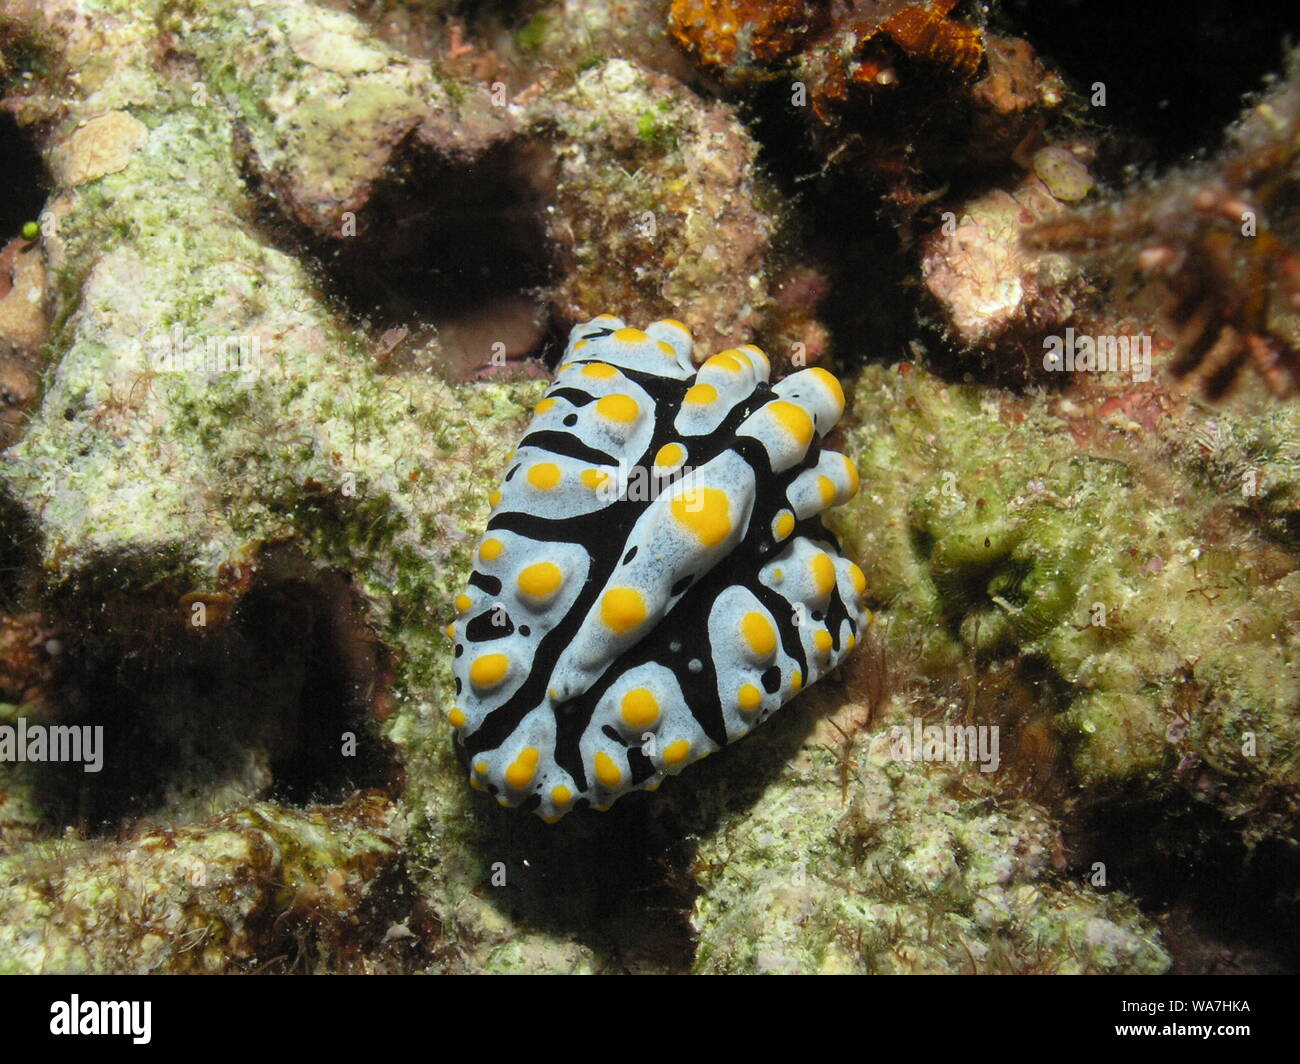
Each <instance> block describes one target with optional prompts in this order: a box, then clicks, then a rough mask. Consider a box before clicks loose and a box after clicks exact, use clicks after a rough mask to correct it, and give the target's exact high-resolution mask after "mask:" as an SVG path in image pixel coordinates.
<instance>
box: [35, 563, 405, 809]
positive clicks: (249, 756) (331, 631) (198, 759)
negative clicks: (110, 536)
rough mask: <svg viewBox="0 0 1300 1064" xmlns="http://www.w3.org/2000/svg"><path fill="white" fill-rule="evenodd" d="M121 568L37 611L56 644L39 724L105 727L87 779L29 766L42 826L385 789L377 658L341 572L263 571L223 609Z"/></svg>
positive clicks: (218, 600)
mask: <svg viewBox="0 0 1300 1064" xmlns="http://www.w3.org/2000/svg"><path fill="white" fill-rule="evenodd" d="M130 568H131V567H130V565H129V563H127V562H121V563H119V564H117V565H115V566H109V567H107V568H106V569H105V573H106V574H107V573H109V572H110V571H111V574H112V575H111V576H110V577H106V580H105V586H103V587H100V588H96V589H90V588H88V587H81V588H79V589H78V590H77V592H76V593H75V594H74V595H71V596H62V598H63V601H57V602H55V603H54V604H53V608H52V609H51V611H50V612H51V615H52V616H53V617H55V618H56V619H57V620H58V621H59V622H60V624H61V627H62V629H63V630H64V631H65V632H66V633H67V635H66V637H65V641H64V642H65V646H64V650H63V653H62V655H61V659H60V665H59V669H58V673H57V677H56V685H55V705H56V709H55V714H56V719H52V720H50V721H48V723H57V724H63V725H89V726H96V725H102V726H103V729H104V731H103V767H102V769H101V770H100V771H99V772H94V773H87V772H85V771H84V770H83V768H82V766H81V765H80V764H47V765H45V766H43V769H42V771H41V772H40V774H39V777H38V779H39V781H40V782H39V786H40V798H41V804H42V807H43V809H44V811H45V819H46V823H47V825H48V826H50V827H51V828H53V829H55V830H58V829H59V828H61V827H64V826H69V825H72V826H77V827H78V828H79V829H81V830H85V831H88V832H91V833H106V832H113V831H115V830H119V829H120V828H121V827H122V826H123V824H124V823H129V822H130V821H131V820H134V819H136V818H141V817H148V816H150V815H152V814H154V813H155V812H156V811H159V810H163V809H170V810H174V809H175V808H176V807H178V806H179V807H180V808H181V809H183V810H185V812H184V814H183V815H184V816H192V815H206V813H207V812H209V811H213V807H214V806H220V807H222V808H224V807H227V806H228V805H230V804H231V802H232V799H233V802H234V804H240V803H241V802H242V801H245V800H248V799H250V798H253V797H256V798H269V799H274V800H278V801H281V802H284V803H287V804H302V805H306V804H315V803H331V802H338V801H341V800H343V799H344V798H345V797H347V796H348V795H349V794H351V793H352V792H353V791H354V790H357V789H362V788H385V787H387V788H390V789H391V788H395V787H396V786H397V785H398V779H397V770H396V768H395V761H394V759H393V757H392V755H391V753H390V751H388V750H387V748H386V746H385V744H384V743H383V742H382V741H381V740H380V739H379V738H378V737H377V735H376V734H375V730H374V728H373V725H372V722H371V719H370V717H371V708H370V707H371V705H372V702H373V700H374V694H375V690H376V688H377V686H378V685H379V684H380V683H381V682H382V678H383V675H384V672H385V668H386V662H385V660H384V652H383V649H382V647H381V645H380V644H379V643H378V641H377V640H375V639H374V637H373V636H372V635H371V634H370V632H369V630H368V629H367V627H366V626H365V625H364V623H363V622H362V621H361V620H360V618H359V616H358V615H357V613H356V609H355V606H354V601H353V594H352V591H351V588H350V587H349V585H348V581H347V579H346V578H345V577H344V576H342V575H339V574H333V573H327V574H320V573H315V572H311V573H305V572H300V571H298V570H299V569H300V568H301V566H297V565H292V564H289V565H284V564H272V565H268V566H266V567H265V568H264V569H263V571H262V572H261V573H260V574H259V576H258V578H257V580H256V582H255V583H254V585H253V586H252V587H251V588H250V589H249V590H247V592H246V593H244V594H243V595H242V597H239V598H238V599H236V598H235V597H233V596H231V595H226V594H221V593H212V594H203V595H194V594H186V595H180V594H178V592H177V589H175V588H159V587H155V588H154V589H153V591H152V592H151V593H142V592H140V591H138V590H136V589H137V588H138V587H139V586H140V585H139V584H138V583H136V582H133V581H132V580H131V579H130V578H129V571H130ZM115 588H116V589H120V590H115ZM200 607H201V608H200ZM200 614H201V616H202V620H203V622H204V623H203V626H202V627H197V626H196V625H195V624H194V623H193V622H194V620H195V618H196V616H199V615H200ZM349 736H355V742H353V741H351V740H350V739H349Z"/></svg>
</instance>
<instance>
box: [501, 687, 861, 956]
mask: <svg viewBox="0 0 1300 1064" xmlns="http://www.w3.org/2000/svg"><path fill="white" fill-rule="evenodd" d="M841 682H842V680H841V679H840V678H838V677H828V678H827V679H825V680H822V681H820V683H822V684H826V685H828V686H829V685H831V684H840V683H841ZM816 724H817V715H816V714H815V713H810V712H789V711H786V712H782V713H778V714H776V715H775V716H774V717H773V718H772V719H771V720H770V721H768V722H767V723H766V724H764V725H763V728H764V731H766V732H767V735H766V736H765V737H764V742H763V743H754V744H749V745H747V744H745V743H733V744H731V745H729V746H726V747H724V748H723V749H721V750H719V751H718V752H717V753H715V754H713V755H712V756H711V757H710V759H709V760H710V765H709V766H708V767H709V768H710V769H711V770H712V771H711V772H705V771H704V770H703V768H701V769H699V770H698V771H696V772H687V773H685V774H684V775H683V776H681V777H677V778H674V779H668V780H666V781H664V784H663V787H662V788H661V792H660V793H659V794H651V793H648V792H644V791H641V792H636V793H633V794H628V795H625V796H624V797H622V798H620V799H619V800H618V801H617V802H615V803H614V805H613V806H612V807H611V808H610V809H609V810H608V811H607V812H603V813H602V812H599V811H596V810H594V809H583V810H578V811H576V812H574V813H571V814H569V815H568V816H567V817H565V818H564V819H563V820H562V821H561V822H560V823H558V824H546V823H543V822H542V821H541V820H539V819H538V818H537V817H535V816H533V815H531V814H527V813H522V812H521V811H520V810H518V809H502V808H499V807H498V806H496V805H495V804H494V803H492V802H491V801H490V800H488V799H487V798H486V797H484V798H483V800H482V801H480V802H477V803H476V813H478V814H479V815H481V816H483V817H484V818H485V820H486V824H487V830H486V832H485V833H484V839H485V841H484V842H483V843H481V844H480V847H479V854H478V856H479V858H480V859H481V861H482V862H483V865H484V867H485V868H487V869H488V873H487V875H488V882H489V884H490V886H488V887H487V888H485V889H486V890H487V892H488V896H489V897H490V898H491V900H492V901H493V903H494V904H495V905H497V906H498V907H499V908H500V909H501V911H502V912H503V913H504V914H506V915H507V916H508V917H509V919H510V921H511V923H513V924H516V925H527V926H530V927H536V928H539V929H542V930H545V931H549V932H552V933H555V934H557V935H558V936H560V937H562V938H576V939H577V940H579V941H581V942H583V943H585V944H587V945H588V946H590V947H591V948H592V949H593V950H594V951H595V952H596V954H597V955H598V956H600V957H602V958H603V960H604V968H603V970H604V971H607V972H611V973H617V972H632V973H659V972H685V971H689V970H690V969H691V965H692V963H693V962H694V958H695V945H696V943H695V932H694V930H693V929H692V927H691V925H690V913H691V909H692V907H693V905H694V903H695V899H696V897H697V896H698V895H699V893H700V889H701V888H700V883H699V881H698V879H697V875H699V874H700V872H701V871H702V870H701V869H699V868H698V867H697V860H698V858H697V855H696V842H697V840H698V839H700V838H705V837H708V836H710V835H711V834H713V833H715V832H717V831H718V830H719V828H720V825H721V823H722V821H723V820H724V818H726V817H727V816H743V815H744V812H743V811H744V810H746V809H748V808H750V807H752V806H753V805H755V804H756V803H758V802H759V801H761V800H762V797H763V795H764V794H765V793H766V792H767V791H768V789H769V788H770V787H771V786H772V785H773V783H774V782H775V781H776V780H777V779H778V778H779V777H780V775H781V773H782V772H783V771H785V767H786V766H787V765H788V764H789V763H790V761H791V759H792V758H794V757H795V756H796V754H797V752H798V751H799V750H800V749H801V748H802V747H803V746H804V744H805V743H806V742H807V740H808V735H809V733H810V732H811V731H812V729H813V728H814V727H816ZM674 790H680V792H681V794H688V793H689V794H693V795H694V797H693V798H692V799H691V800H690V801H687V802H683V803H679V802H665V801H664V800H663V799H664V798H665V797H667V792H669V791H674ZM498 862H500V863H501V864H502V865H504V874H505V883H504V885H497V884H495V883H492V880H491V877H492V875H493V873H494V872H497V871H499V869H498V868H497V864H498ZM712 871H716V870H712Z"/></svg>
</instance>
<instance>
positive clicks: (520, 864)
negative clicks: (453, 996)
mask: <svg viewBox="0 0 1300 1064" xmlns="http://www.w3.org/2000/svg"><path fill="white" fill-rule="evenodd" d="M655 797H656V796H655V795H653V794H646V793H638V794H631V795H627V796H626V797H624V798H622V799H620V800H619V801H618V802H616V803H615V804H614V805H613V807H612V808H611V809H610V810H609V811H608V812H606V813H596V812H591V811H580V812H577V813H573V814H571V815H570V816H569V817H566V818H565V821H564V822H562V823H560V824H545V823H543V822H542V821H541V820H539V819H538V818H537V817H535V816H532V815H531V814H524V813H521V812H520V811H519V810H517V809H498V810H491V809H489V808H488V806H487V803H486V802H484V803H480V809H482V810H483V812H484V815H486V816H488V817H489V818H490V819H491V820H492V821H493V823H492V825H491V831H490V832H489V836H488V837H489V838H491V839H492V840H493V845H491V846H487V847H485V848H484V850H483V854H482V856H483V858H484V860H485V861H486V863H487V865H488V867H489V868H490V873H489V874H490V875H492V874H500V873H503V874H504V876H505V883H504V885H502V886H499V887H496V886H495V885H494V889H493V890H492V894H491V896H492V899H493V901H494V902H495V903H496V904H497V905H499V906H500V907H501V908H502V910H503V911H504V912H506V913H507V914H508V915H509V917H510V919H511V920H512V922H523V923H527V924H529V925H532V926H536V927H539V928H542V929H546V930H551V931H554V932H558V933H560V934H563V935H575V934H576V935H577V936H578V937H579V938H580V939H581V940H583V941H585V942H587V943H588V944H589V945H590V946H592V947H593V948H594V949H595V950H597V952H598V953H601V954H604V955H605V956H606V957H607V958H608V963H609V965H610V967H611V969H612V970H613V971H631V972H662V971H685V970H686V969H688V968H689V967H690V963H691V958H692V956H693V955H694V944H693V940H692V932H691V929H690V925H689V923H688V920H687V915H688V913H689V911H690V907H691V903H692V901H693V898H694V889H693V884H692V883H691V880H690V877H689V876H686V875H675V874H674V873H673V870H674V869H684V868H688V867H689V866H690V863H691V849H692V847H691V845H690V844H689V843H688V842H687V841H686V839H684V838H683V836H682V833H681V832H679V831H677V830H674V829H673V827H672V825H666V824H664V823H662V822H661V820H660V819H658V818H657V817H656V814H655V810H653V809H652V808H651V807H650V803H652V802H653V801H654V799H655ZM498 862H500V864H501V865H504V869H502V868H500V867H499V866H498Z"/></svg>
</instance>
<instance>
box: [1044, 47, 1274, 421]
mask: <svg viewBox="0 0 1300 1064" xmlns="http://www.w3.org/2000/svg"><path fill="white" fill-rule="evenodd" d="M1297 218H1300V51H1296V52H1293V53H1292V55H1291V58H1290V60H1289V62H1288V69H1287V73H1286V76H1285V77H1284V78H1282V79H1280V80H1279V81H1278V82H1277V83H1276V84H1275V85H1274V86H1273V87H1272V88H1270V89H1269V90H1268V91H1267V92H1266V93H1265V94H1264V95H1263V96H1262V97H1261V98H1260V99H1259V100H1258V101H1257V102H1256V103H1255V105H1254V106H1252V107H1251V108H1250V109H1249V110H1248V111H1247V112H1246V114H1245V115H1244V116H1243V117H1242V119H1241V120H1240V121H1239V122H1238V123H1237V124H1236V125H1235V126H1234V127H1233V128H1232V129H1230V130H1229V131H1228V145H1227V147H1226V148H1225V149H1224V150H1223V152H1221V153H1220V155H1219V156H1218V157H1217V158H1215V159H1212V160H1210V161H1208V162H1206V163H1203V164H1199V165H1197V166H1195V167H1192V168H1186V169H1180V170H1176V171H1173V172H1172V173H1170V174H1167V175H1166V176H1164V177H1162V178H1160V179H1159V180H1157V181H1155V182H1152V183H1149V184H1145V185H1143V186H1141V187H1139V188H1137V189H1134V190H1132V191H1130V192H1128V193H1127V194H1125V195H1123V196H1122V197H1121V198H1119V199H1117V200H1114V201H1111V202H1109V203H1103V204H1100V205H1098V206H1096V207H1092V208H1089V209H1085V210H1081V211H1075V212H1072V213H1070V214H1067V215H1062V216H1059V217H1056V218H1049V219H1047V220H1046V221H1044V222H1041V223H1039V224H1038V225H1037V226H1034V227H1033V228H1032V229H1030V230H1029V231H1028V232H1027V234H1026V237H1025V240H1026V243H1027V244H1028V245H1029V246H1030V247H1033V248H1036V249H1040V250H1048V251H1061V252H1072V253H1075V254H1078V255H1081V256H1083V257H1086V258H1088V259H1091V260H1093V261H1094V262H1097V263H1103V262H1104V263H1105V264H1106V267H1105V268H1106V269H1108V270H1116V271H1117V270H1119V269H1123V268H1125V267H1132V266H1136V268H1137V270H1138V272H1139V273H1140V275H1141V276H1142V277H1143V278H1145V279H1146V280H1147V281H1149V282H1152V283H1156V284H1159V285H1160V286H1161V287H1162V289H1163V290H1164V291H1165V293H1166V295H1167V298H1166V301H1165V303H1164V308H1163V311H1162V317H1163V318H1164V320H1165V322H1166V324H1167V325H1168V327H1169V328H1170V330H1171V331H1172V333H1173V336H1174V347H1173V352H1172V358H1171V362H1170V369H1171V371H1172V373H1173V374H1174V375H1175V376H1176V377H1180V378H1185V379H1186V380H1187V382H1188V383H1189V384H1190V385H1195V386H1198V387H1200V388H1201V389H1202V390H1203V391H1204V393H1205V394H1206V396H1207V397H1209V398H1218V397H1219V396H1221V395H1223V394H1224V393H1225V392H1226V391H1227V390H1228V389H1229V388H1230V387H1231V385H1232V384H1233V382H1234V381H1235V380H1236V378H1237V375H1238V373H1239V372H1240V371H1241V370H1242V368H1243V367H1245V366H1247V365H1249V366H1250V367H1251V368H1252V369H1253V370H1254V371H1255V372H1256V373H1258V374H1259V376H1260V377H1261V378H1262V379H1263V381H1264V383H1265V384H1266V385H1267V387H1268V388H1269V390H1270V391H1271V392H1272V393H1273V394H1274V395H1275V396H1278V397H1279V398H1282V397H1286V396H1289V395H1292V394H1294V393H1295V392H1296V391H1297V389H1298V388H1300V351H1298V350H1297V341H1296V337H1295V336H1294V335H1288V334H1287V330H1286V328H1285V325H1284V324H1282V323H1281V322H1280V320H1279V319H1280V318H1281V316H1282V315H1286V314H1295V313H1297V312H1300V252H1298V251H1297V247H1298V246H1300V226H1298V225H1297Z"/></svg>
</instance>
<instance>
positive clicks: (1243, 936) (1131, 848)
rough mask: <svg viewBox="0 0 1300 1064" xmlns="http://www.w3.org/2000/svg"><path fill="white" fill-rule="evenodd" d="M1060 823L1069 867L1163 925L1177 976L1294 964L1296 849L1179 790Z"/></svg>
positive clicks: (1121, 800) (1299, 869)
mask: <svg viewBox="0 0 1300 1064" xmlns="http://www.w3.org/2000/svg"><path fill="white" fill-rule="evenodd" d="M1063 830H1064V833H1065V838H1066V844H1067V849H1068V851H1069V854H1070V860H1071V866H1072V871H1073V873H1074V874H1075V875H1077V876H1078V877H1079V880H1080V882H1085V883H1086V882H1091V880H1092V878H1093V877H1094V876H1095V875H1096V866H1097V864H1098V863H1099V864H1101V865H1103V866H1104V872H1105V877H1106V883H1105V886H1104V887H1102V888H1101V889H1102V890H1103V891H1105V890H1121V891H1124V892H1125V893H1127V894H1129V895H1130V896H1131V897H1133V898H1134V900H1135V901H1136V902H1137V904H1138V905H1139V906H1140V907H1141V908H1142V909H1143V910H1144V911H1145V912H1146V913H1147V914H1148V915H1150V916H1152V917H1153V918H1154V919H1155V920H1156V923H1157V925H1158V926H1159V927H1160V929H1161V933H1162V936H1163V939H1164V942H1165V946H1166V947H1167V948H1168V949H1169V951H1170V953H1171V954H1172V956H1173V959H1174V966H1173V971H1174V972H1176V973H1180V974H1182V973H1208V974H1216V973H1217V974H1234V973H1235V974H1250V973H1264V974H1269V973H1282V972H1293V971H1296V970H1297V969H1298V968H1300V902H1298V901H1297V898H1298V897H1300V894H1298V893H1297V888H1298V887H1300V848H1297V847H1296V845H1295V844H1294V843H1293V842H1291V841H1289V840H1285V839H1277V838H1274V839H1267V840H1264V841H1262V842H1260V843H1258V844H1257V845H1256V846H1254V847H1253V848H1251V847H1249V846H1247V844H1246V843H1245V842H1244V841H1243V840H1242V837H1241V831H1240V826H1239V825H1236V824H1234V823H1233V822H1231V821H1230V820H1229V819H1228V818H1227V817H1226V816H1224V815H1223V814H1222V813H1221V812H1219V811H1218V810H1216V809H1214V808H1212V807H1211V806H1209V805H1208V804H1206V803H1205V802H1203V801H1198V800H1196V799H1194V798H1192V797H1189V796H1187V795H1183V794H1179V795H1175V796H1173V797H1171V798H1169V799H1168V800H1166V801H1163V802H1158V801H1152V800H1150V799H1147V798H1141V797H1136V796H1134V797H1133V798H1132V799H1131V800H1128V799H1126V798H1125V797H1124V796H1118V795H1117V796H1113V797H1112V798H1111V799H1109V800H1103V801H1100V802H1096V803H1090V804H1087V805H1085V806H1081V807H1079V808H1077V809H1075V810H1074V811H1073V813H1071V814H1069V815H1067V817H1066V819H1065V821H1064V825H1063Z"/></svg>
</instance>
